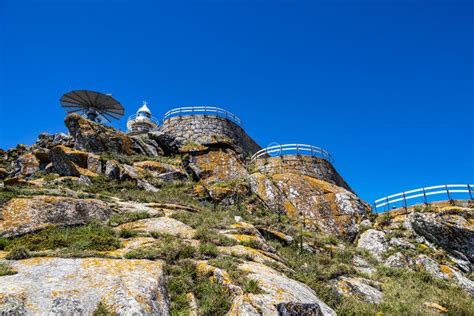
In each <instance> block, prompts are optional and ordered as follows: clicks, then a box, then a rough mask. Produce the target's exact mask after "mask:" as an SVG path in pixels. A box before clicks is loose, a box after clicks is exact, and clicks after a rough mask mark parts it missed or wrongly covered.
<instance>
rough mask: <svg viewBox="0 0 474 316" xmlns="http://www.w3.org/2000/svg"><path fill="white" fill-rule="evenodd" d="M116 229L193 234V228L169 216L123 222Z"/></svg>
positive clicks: (183, 234) (182, 234) (182, 236)
mask: <svg viewBox="0 0 474 316" xmlns="http://www.w3.org/2000/svg"><path fill="white" fill-rule="evenodd" d="M116 229H117V230H122V229H130V230H133V231H137V232H145V233H158V234H168V235H173V236H179V237H181V238H193V237H194V234H195V231H194V229H192V228H191V227H189V226H188V225H186V224H184V223H182V222H180V221H178V220H175V219H173V218H171V217H155V218H146V219H141V220H138V221H135V222H130V223H125V224H123V225H120V226H118V227H117V228H116Z"/></svg>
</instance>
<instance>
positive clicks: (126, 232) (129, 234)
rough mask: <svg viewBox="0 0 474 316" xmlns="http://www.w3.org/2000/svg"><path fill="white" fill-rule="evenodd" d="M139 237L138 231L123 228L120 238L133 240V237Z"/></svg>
mask: <svg viewBox="0 0 474 316" xmlns="http://www.w3.org/2000/svg"><path fill="white" fill-rule="evenodd" d="M137 235H138V233H137V232H136V231H134V230H133V229H129V228H122V229H121V230H120V231H119V237H121V238H132V237H135V236H137Z"/></svg>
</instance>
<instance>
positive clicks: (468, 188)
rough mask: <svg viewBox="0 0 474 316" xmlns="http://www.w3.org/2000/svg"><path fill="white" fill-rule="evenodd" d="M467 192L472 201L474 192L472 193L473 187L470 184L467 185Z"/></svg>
mask: <svg viewBox="0 0 474 316" xmlns="http://www.w3.org/2000/svg"><path fill="white" fill-rule="evenodd" d="M467 190H468V191H469V197H470V198H471V200H472V192H471V185H470V184H468V185H467Z"/></svg>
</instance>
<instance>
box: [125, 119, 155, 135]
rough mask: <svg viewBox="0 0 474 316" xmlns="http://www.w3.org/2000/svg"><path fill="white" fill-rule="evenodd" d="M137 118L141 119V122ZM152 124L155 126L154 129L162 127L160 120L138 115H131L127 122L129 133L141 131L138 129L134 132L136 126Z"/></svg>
mask: <svg viewBox="0 0 474 316" xmlns="http://www.w3.org/2000/svg"><path fill="white" fill-rule="evenodd" d="M137 118H141V120H137ZM150 123H151V124H154V125H155V127H154V128H157V127H158V126H159V125H160V124H159V121H158V119H157V118H155V117H153V116H152V117H146V116H143V115H137V114H133V115H130V116H129V117H128V120H127V133H131V132H138V131H140V128H139V127H138V130H134V129H133V127H134V126H139V125H140V124H142V125H144V124H147V125H150Z"/></svg>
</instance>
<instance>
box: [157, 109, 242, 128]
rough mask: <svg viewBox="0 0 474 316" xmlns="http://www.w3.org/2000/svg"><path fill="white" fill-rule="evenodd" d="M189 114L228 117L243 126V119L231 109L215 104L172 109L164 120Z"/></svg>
mask: <svg viewBox="0 0 474 316" xmlns="http://www.w3.org/2000/svg"><path fill="white" fill-rule="evenodd" d="M187 115H214V116H218V117H222V118H226V119H228V120H230V121H232V122H234V123H236V124H237V125H239V126H242V121H241V120H240V118H238V117H237V116H235V115H234V114H232V113H230V112H229V111H226V110H224V109H221V108H217V107H214V106H188V107H181V108H176V109H172V110H169V111H168V112H166V113H165V115H164V116H163V122H164V121H166V120H168V119H170V118H172V117H179V116H187Z"/></svg>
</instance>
